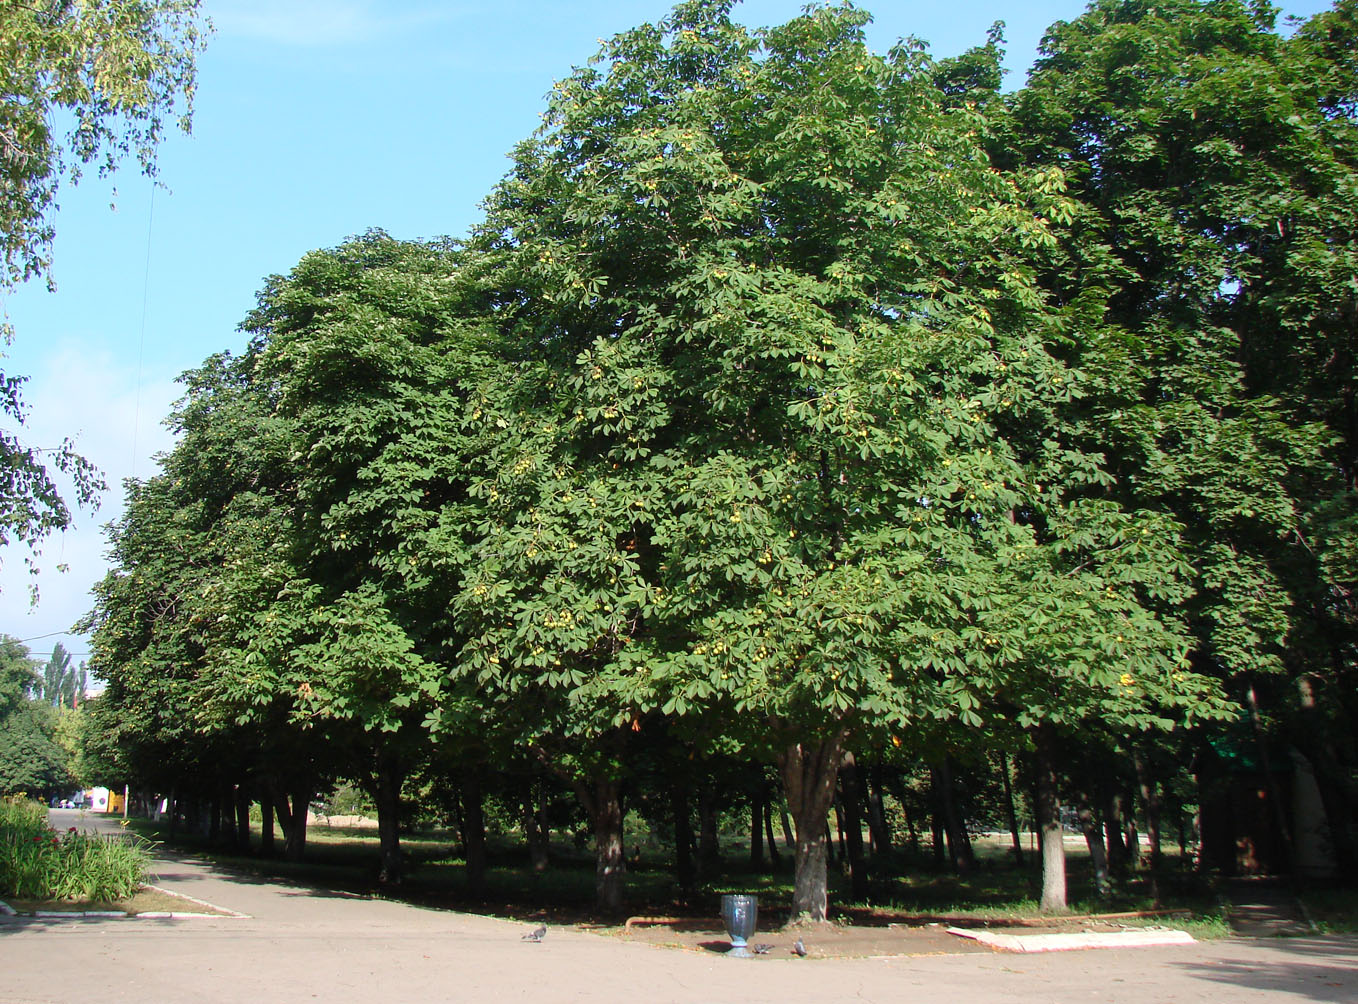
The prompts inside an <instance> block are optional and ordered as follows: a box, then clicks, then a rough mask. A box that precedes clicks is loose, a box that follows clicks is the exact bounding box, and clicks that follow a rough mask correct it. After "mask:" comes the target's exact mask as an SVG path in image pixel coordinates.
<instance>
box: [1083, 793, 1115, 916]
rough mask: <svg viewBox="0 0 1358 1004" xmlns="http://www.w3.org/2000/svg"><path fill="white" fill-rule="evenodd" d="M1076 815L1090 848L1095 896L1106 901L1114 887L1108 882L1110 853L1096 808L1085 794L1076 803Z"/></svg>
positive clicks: (1086, 843)
mask: <svg viewBox="0 0 1358 1004" xmlns="http://www.w3.org/2000/svg"><path fill="white" fill-rule="evenodd" d="M1076 813H1077V814H1078V816H1079V819H1080V829H1081V830H1082V831H1083V832H1084V835H1085V845H1086V846H1087V847H1088V848H1089V863H1090V866H1091V867H1092V868H1093V869H1094V895H1095V896H1097V897H1098V898H1099V899H1106V898H1107V897H1108V894H1109V893H1110V892H1111V891H1112V887H1111V885H1110V884H1109V881H1108V853H1107V850H1106V848H1105V847H1104V843H1103V828H1102V827H1100V826H1099V821H1098V818H1097V817H1096V816H1095V815H1094V808H1093V806H1092V805H1090V804H1089V796H1088V795H1086V794H1084V793H1083V792H1081V793H1080V797H1079V801H1078V802H1077V803H1076Z"/></svg>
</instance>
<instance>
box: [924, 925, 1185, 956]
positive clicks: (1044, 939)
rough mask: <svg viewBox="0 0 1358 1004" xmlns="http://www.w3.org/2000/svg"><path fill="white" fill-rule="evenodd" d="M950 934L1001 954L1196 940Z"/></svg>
mask: <svg viewBox="0 0 1358 1004" xmlns="http://www.w3.org/2000/svg"><path fill="white" fill-rule="evenodd" d="M948 933H949V934H955V935H957V936H958V937H959V938H969V939H971V940H972V941H978V942H980V943H981V944H983V945H989V946H990V947H991V948H995V949H998V950H1000V951H1002V952H1071V951H1079V950H1083V949H1087V948H1151V947H1156V946H1160V945H1192V944H1195V940H1194V938H1193V936H1192V935H1191V934H1189V933H1188V932H1187V931H1169V930H1165V931H1112V932H1108V933H1096V932H1092V931H1082V932H1080V933H1078V934H995V933H993V932H991V931H971V930H966V929H965V928H961V927H950V928H948Z"/></svg>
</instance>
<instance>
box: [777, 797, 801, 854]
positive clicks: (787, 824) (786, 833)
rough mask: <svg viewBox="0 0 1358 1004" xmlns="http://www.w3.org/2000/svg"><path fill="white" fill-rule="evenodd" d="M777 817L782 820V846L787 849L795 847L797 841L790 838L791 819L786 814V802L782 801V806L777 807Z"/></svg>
mask: <svg viewBox="0 0 1358 1004" xmlns="http://www.w3.org/2000/svg"><path fill="white" fill-rule="evenodd" d="M778 815H779V817H780V819H781V820H782V824H783V846H784V847H789V848H790V847H794V846H796V843H797V841H796V839H795V838H794V837H793V836H792V817H791V816H789V815H788V814H787V802H786V801H784V802H783V804H782V805H781V806H779V809H778Z"/></svg>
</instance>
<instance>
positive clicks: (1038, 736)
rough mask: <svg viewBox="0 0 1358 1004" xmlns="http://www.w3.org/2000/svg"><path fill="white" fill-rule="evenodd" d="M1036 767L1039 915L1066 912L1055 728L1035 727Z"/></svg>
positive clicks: (1064, 861)
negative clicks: (1040, 892) (1039, 850)
mask: <svg viewBox="0 0 1358 1004" xmlns="http://www.w3.org/2000/svg"><path fill="white" fill-rule="evenodd" d="M1033 740H1034V745H1035V747H1036V765H1037V771H1036V773H1037V825H1038V827H1039V834H1040V839H1041V842H1042V900H1041V902H1040V904H1039V909H1041V910H1042V912H1043V913H1062V912H1064V911H1065V910H1066V845H1065V841H1064V839H1063V838H1062V834H1061V803H1060V800H1059V797H1058V792H1057V784H1056V760H1057V749H1056V727H1055V726H1053V725H1052V724H1051V723H1049V722H1043V723H1042V724H1041V725H1039V726H1038V727H1037V728H1036V729H1035V730H1034V734H1033Z"/></svg>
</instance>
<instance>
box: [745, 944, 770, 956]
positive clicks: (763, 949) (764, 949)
mask: <svg viewBox="0 0 1358 1004" xmlns="http://www.w3.org/2000/svg"><path fill="white" fill-rule="evenodd" d="M750 947H752V948H753V949H754V954H755V955H768V954H769V952H771V951H773V946H772V945H770V944H768V942H764V941H761V942H760V943H759V944H757V945H752V946H750Z"/></svg>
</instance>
